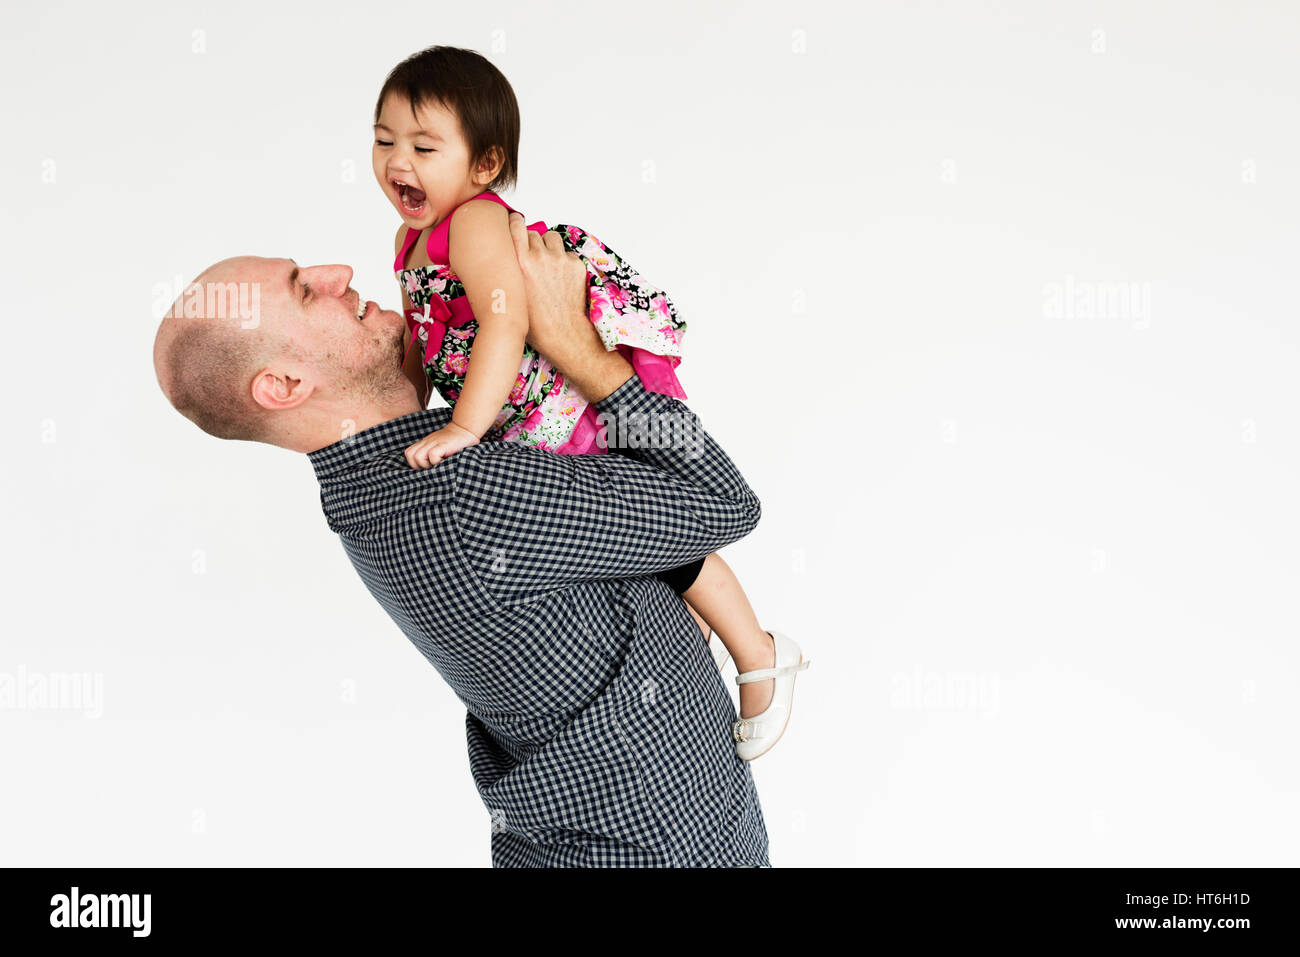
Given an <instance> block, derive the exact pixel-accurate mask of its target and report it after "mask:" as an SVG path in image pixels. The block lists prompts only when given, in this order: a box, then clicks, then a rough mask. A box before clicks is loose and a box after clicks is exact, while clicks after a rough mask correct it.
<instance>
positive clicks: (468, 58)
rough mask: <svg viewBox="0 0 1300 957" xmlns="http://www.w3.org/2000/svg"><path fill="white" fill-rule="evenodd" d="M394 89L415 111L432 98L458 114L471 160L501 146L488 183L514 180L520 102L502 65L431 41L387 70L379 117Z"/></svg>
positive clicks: (497, 186)
mask: <svg viewBox="0 0 1300 957" xmlns="http://www.w3.org/2000/svg"><path fill="white" fill-rule="evenodd" d="M390 93H398V94H401V95H402V96H404V97H406V99H407V101H408V102H409V103H410V104H411V112H413V113H414V112H415V110H416V109H417V108H418V107H421V106H424V105H425V104H426V103H429V102H437V103H441V104H442V105H443V106H445V107H446V108H447V109H448V110H450V111H451V112H453V113H455V114H456V118H457V119H458V120H460V129H461V132H462V133H463V134H464V135H465V142H466V143H467V144H468V145H469V155H470V165H471V166H474V165H477V164H478V162H479V161H480V160H482V159H484V158H485V157H486V156H487V154H488V151H489V150H490V149H491V148H492V147H493V146H495V147H497V148H499V149H500V150H501V152H502V155H503V157H504V158H503V161H502V164H501V171H500V172H499V173H497V176H496V178H495V179H494V180H492V182H491V183H489V184H488V187H487V188H488V189H491V190H494V191H498V192H499V191H500V190H502V189H506V188H508V187H510V186H513V185H514V184H515V174H516V170H517V168H518V164H519V103H518V102H517V101H516V100H515V91H514V90H513V89H511V88H510V83H509V82H508V81H507V80H506V78H505V76H504V75H502V73H501V71H500V70H498V69H497V68H496V67H495V66H493V65H492V63H491V62H489V60H488V59H487V58H486V57H484V56H483V55H482V54H479V53H476V52H475V51H473V50H462V49H461V48H459V47H443V46H437V47H429V48H428V49H427V50H421V51H420V52H419V53H415V54H412V55H411V56H409V57H407V58H406V59H405V60H403V61H402V62H401V63H399V64H397V66H395V67H393V72H391V73H389V74H388V79H386V80H384V85H383V87H382V88H381V89H380V91H379V99H378V100H377V101H376V102H375V122H376V123H378V122H379V114H380V111H381V110H383V108H384V100H385V99H387V98H388V96H389V94H390Z"/></svg>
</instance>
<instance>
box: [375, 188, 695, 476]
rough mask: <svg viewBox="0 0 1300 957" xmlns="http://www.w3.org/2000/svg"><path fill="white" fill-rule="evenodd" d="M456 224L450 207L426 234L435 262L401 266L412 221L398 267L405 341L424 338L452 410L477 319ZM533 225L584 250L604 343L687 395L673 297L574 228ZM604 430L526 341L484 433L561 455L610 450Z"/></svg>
mask: <svg viewBox="0 0 1300 957" xmlns="http://www.w3.org/2000/svg"><path fill="white" fill-rule="evenodd" d="M471 198H472V199H489V200H492V201H494V202H497V203H500V204H501V205H502V206H504V207H506V209H513V207H511V206H510V205H509V204H508V203H506V201H505V200H503V199H501V198H500V197H499V196H497V195H496V194H495V193H493V192H491V191H485V192H482V193H480V194H479V195H478V196H474V197H471ZM466 202H469V200H466ZM450 225H451V216H450V215H448V216H447V217H446V218H445V219H443V221H442V222H440V223H439V224H438V225H437V226H435V227H434V228H433V230H432V231H431V232H430V233H429V239H428V253H429V261H430V263H431V265H428V266H417V267H415V268H412V269H407V268H404V267H405V263H406V258H407V254H408V253H409V252H410V249H411V247H412V246H413V245H414V244H415V241H416V239H417V238H418V237H419V231H418V230H412V229H407V231H406V236H405V238H404V239H403V242H402V247H401V251H400V252H399V253H398V254H397V259H396V261H395V262H394V263H393V271H394V272H396V273H397V278H398V280H399V281H400V282H401V284H402V287H403V288H404V289H405V290H406V294H407V296H408V297H409V298H410V300H411V304H412V305H413V306H414V307H415V308H414V309H412V310H410V311H408V312H407V314H406V323H407V327H408V329H409V330H410V332H411V342H410V346H408V348H410V347H413V346H417V344H418V346H419V347H420V348H421V349H422V350H423V355H424V371H425V374H426V375H427V376H428V377H429V382H430V383H431V384H432V385H433V387H434V388H435V389H437V390H438V393H439V394H440V395H441V396H442V397H443V398H444V399H446V400H447V403H448V404H449V405H451V406H452V407H453V408H454V407H455V405H456V400H457V399H459V398H460V392H461V389H463V388H464V387H465V376H466V374H467V373H468V371H469V363H470V355H471V349H472V348H473V345H474V335H475V333H476V332H477V331H478V322H477V320H476V319H475V318H474V314H473V312H472V311H471V310H470V306H469V299H468V298H467V297H466V295H465V287H464V285H463V284H462V283H461V281H460V279H459V278H457V276H456V274H455V273H453V272H452V271H451V267H450V266H448V265H447V260H448V259H449V258H450V257H449V256H448V252H447V250H448V246H449V229H450ZM528 228H529V229H530V230H532V231H533V232H537V233H544V232H547V231H548V229H549V231H554V232H556V233H558V234H559V235H560V238H561V239H562V240H563V241H564V248H565V249H566V250H568V251H569V252H573V253H577V255H578V257H579V258H580V259H581V260H582V261H583V263H584V264H585V265H586V266H587V288H588V318H590V319H591V321H592V324H593V325H595V327H596V330H597V332H598V333H599V334H600V338H601V341H602V342H604V343H605V348H606V349H609V350H614V349H617V350H619V352H621V353H622V354H623V356H624V358H626V359H627V360H628V361H629V362H630V363H631V364H632V368H633V369H634V370H635V372H636V374H637V376H638V377H639V378H640V379H641V381H642V383H643V384H644V385H645V387H646V389H647V391H651V392H659V393H662V394H664V395H670V396H673V397H674V398H679V399H685V398H686V393H685V391H684V390H683V389H682V387H681V383H679V382H678V381H677V375H676V372H675V371H674V370H675V369H676V367H677V365H678V363H680V362H681V343H682V336H683V334H684V333H685V331H686V323H685V322H683V321H682V320H681V319H680V318H678V316H677V310H676V308H675V307H674V306H673V303H672V301H671V300H670V299H669V298H668V296H667V295H666V294H665V293H664V292H663V291H662V290H660V289H658V288H656V287H655V286H653V285H651V284H650V283H648V282H646V281H645V279H643V278H642V277H641V276H640V274H638V273H637V271H636V270H635V269H633V268H632V267H631V266H630V265H629V264H628V263H627V262H626V261H625V260H623V259H622V258H621V257H620V256H618V255H617V254H616V253H615V252H614V250H612V249H610V248H609V247H608V246H606V245H605V244H604V243H602V242H601V241H600V240H599V239H597V238H596V237H595V236H592V235H591V234H590V233H588V232H585V231H584V230H582V229H580V228H578V227H577V226H566V225H556V226H553V227H549V228H548V227H547V226H546V224H545V223H543V222H536V223H532V224H530V225H529V227H528ZM598 431H599V423H598V422H597V419H596V410H595V407H594V406H592V405H591V404H590V403H589V402H588V401H587V399H586V398H584V397H583V396H582V394H581V393H580V392H578V391H577V389H576V388H574V387H573V386H571V385H569V383H568V382H566V381H565V379H564V376H563V375H562V374H561V373H560V372H559V370H558V369H555V368H554V367H553V366H552V365H551V364H550V363H549V362H547V361H546V359H544V358H543V357H542V356H541V355H540V354H539V353H538V352H537V351H536V350H535V349H534V348H533V347H532V346H531V345H529V344H527V343H525V344H524V350H523V354H522V355H521V357H520V361H519V371H518V373H517V375H516V377H515V384H514V388H512V389H511V391H510V395H509V397H508V398H507V399H506V404H505V406H504V407H503V408H502V409H501V412H500V413H499V414H498V415H497V417H496V420H495V421H494V422H493V423H492V426H491V427H490V428H489V429H488V431H487V432H486V433H485V434H484V435H483V439H484V440H485V441H490V440H500V441H507V442H522V443H524V444H527V445H534V446H537V447H539V448H543V449H549V450H550V451H553V452H558V453H560V454H562V455H581V454H599V453H603V452H604V451H605V449H604V448H603V447H602V446H601V445H600V444H599V443H598V442H597V440H596V437H597V434H598Z"/></svg>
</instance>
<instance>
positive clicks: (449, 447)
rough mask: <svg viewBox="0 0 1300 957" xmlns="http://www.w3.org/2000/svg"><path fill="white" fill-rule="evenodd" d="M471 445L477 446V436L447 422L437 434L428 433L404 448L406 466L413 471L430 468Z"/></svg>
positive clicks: (453, 423)
mask: <svg viewBox="0 0 1300 957" xmlns="http://www.w3.org/2000/svg"><path fill="white" fill-rule="evenodd" d="M471 445H478V436H476V435H475V434H474V433H473V432H471V431H470V430H469V429H465V428H461V427H460V426H459V425H457V424H456V423H455V422H448V423H447V424H446V425H444V426H443V427H442V428H441V429H439V430H438V431H437V432H430V433H429V434H428V435H426V436H425V437H424V438H422V439H420V441H418V442H416V443H415V444H414V445H409V446H407V448H406V464H407V465H409V466H410V467H411V468H413V469H427V468H432V467H433V466H435V465H437V464H438V463H439V462H441V461H442V460H443V459H444V458H446V457H447V456H448V455H451V454H453V453H455V452H459V451H460V450H461V449H464V448H468V447H469V446H471Z"/></svg>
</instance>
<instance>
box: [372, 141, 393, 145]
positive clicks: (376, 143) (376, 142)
mask: <svg viewBox="0 0 1300 957" xmlns="http://www.w3.org/2000/svg"><path fill="white" fill-rule="evenodd" d="M375 145H376V146H392V145H393V143H392V141H391V140H375Z"/></svg>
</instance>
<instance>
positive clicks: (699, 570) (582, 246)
mask: <svg viewBox="0 0 1300 957" xmlns="http://www.w3.org/2000/svg"><path fill="white" fill-rule="evenodd" d="M519 126H520V123H519V108H518V105H517V103H516V100H515V95H514V91H513V90H512V89H511V87H510V84H509V83H508V82H507V81H506V78H505V77H504V76H502V74H501V73H500V71H499V70H497V68H496V67H495V66H493V65H492V64H491V63H490V62H489V61H488V60H487V59H485V58H484V57H482V56H480V55H479V54H478V53H475V52H474V51H472V50H462V49H457V48H454V47H443V46H437V47H431V48H429V49H427V50H424V51H422V52H420V53H417V54H415V55H414V56H411V57H409V58H407V59H406V60H404V61H403V62H402V63H400V64H398V65H397V67H396V68H394V70H393V71H392V73H390V74H389V76H388V78H387V80H385V82H384V85H383V88H382V89H381V90H380V93H379V99H378V102H377V103H376V106H375V127H374V129H375V141H374V151H373V159H374V170H375V177H376V178H377V179H378V181H379V185H380V187H382V189H383V191H384V194H385V195H386V196H387V197H388V199H389V201H390V202H391V203H392V204H393V206H394V208H396V210H397V212H398V215H399V216H400V217H401V219H402V225H401V226H400V227H399V228H398V230H397V237H396V242H395V246H396V255H397V258H396V260H395V262H394V263H393V269H394V271H395V272H396V274H397V278H398V281H399V283H400V285H401V287H402V299H403V306H404V308H405V311H406V316H407V324H408V326H409V327H410V330H411V344H410V348H409V349H408V352H407V356H406V362H405V365H404V369H405V371H406V374H407V376H408V377H409V378H410V379H411V381H412V382H413V383H415V386H416V390H417V392H418V393H419V395H420V396H421V401H422V402H423V403H424V404H427V403H428V399H429V395H430V391H429V389H430V386H432V388H434V389H437V390H438V392H439V393H440V394H441V395H442V397H443V398H444V399H446V401H447V403H448V404H449V405H450V406H451V408H452V417H451V422H450V423H448V425H447V426H445V427H444V428H442V429H439V430H438V431H437V432H434V433H432V434H431V435H428V436H426V437H425V438H423V439H421V440H420V441H419V442H416V443H415V444H414V445H412V446H411V447H410V448H408V449H407V450H406V458H407V461H408V462H409V463H410V465H411V467H412V468H430V467H433V466H436V465H437V464H438V463H439V462H440V461H441V460H442V459H443V458H445V457H446V456H448V455H452V454H454V453H456V452H457V451H459V450H461V449H463V448H465V447H467V446H470V445H474V444H476V443H478V442H479V441H481V440H483V441H489V440H490V441H506V442H521V443H524V444H527V445H533V446H536V447H538V448H541V449H546V450H549V451H551V452H555V453H557V454H560V455H581V454H602V453H604V452H605V451H606V450H605V449H604V448H603V447H601V446H600V445H599V444H598V443H597V441H596V436H597V433H598V429H599V423H598V422H597V420H596V410H595V407H594V406H593V405H591V404H590V403H589V402H588V401H587V400H586V399H585V398H584V397H583V396H582V395H581V393H579V392H578V391H577V390H576V389H574V388H572V387H571V386H570V385H569V384H568V382H567V381H566V380H565V379H564V377H563V376H562V375H561V374H560V373H559V372H558V370H556V369H554V368H552V366H551V365H550V364H549V363H548V362H547V361H546V359H544V358H543V357H542V356H541V355H540V354H539V353H537V352H536V350H534V349H533V348H532V347H531V346H530V345H528V343H527V342H526V341H525V336H526V334H527V332H528V314H527V309H526V306H525V297H524V286H523V276H522V274H521V273H520V271H519V263H518V260H517V258H516V254H515V248H514V242H513V239H512V238H511V236H510V232H509V229H508V225H507V217H508V216H509V214H510V211H511V210H512V208H513V207H511V206H510V205H509V204H508V203H506V202H505V200H503V199H501V197H500V196H499V195H498V194H497V191H498V190H503V189H506V188H508V187H509V186H511V185H513V183H514V181H515V167H516V162H517V156H518V151H519ZM528 228H529V229H530V230H532V231H534V232H539V233H542V232H546V231H547V229H548V227H547V226H546V224H545V223H543V222H535V223H532V224H531V225H530V226H529V227H528ZM550 228H551V229H553V230H554V231H556V232H557V233H558V234H559V235H560V237H561V238H562V240H563V241H564V245H565V248H566V249H567V250H569V251H570V252H574V253H576V254H577V255H578V256H579V258H581V259H582V261H583V262H584V263H585V264H586V266H587V271H588V286H589V309H588V312H589V318H590V319H591V321H592V322H593V323H594V324H595V326H596V329H597V331H598V332H599V334H600V336H601V339H602V340H603V342H604V343H605V347H606V348H607V349H618V350H619V351H620V352H621V353H622V354H623V355H624V357H625V358H627V359H628V361H629V362H630V363H631V365H632V367H633V369H634V370H635V372H636V374H637V376H638V377H639V378H640V379H641V382H642V383H643V384H644V386H645V388H646V389H647V390H649V391H653V392H659V393H662V394H664V395H670V396H673V397H675V398H679V399H684V398H686V393H685V391H684V390H683V389H682V387H681V384H680V383H679V382H678V381H677V375H676V373H675V371H674V370H675V369H676V367H677V365H678V363H679V362H680V361H681V341H682V335H683V333H684V332H685V330H686V323H685V322H683V321H682V320H681V319H680V318H679V317H678V315H677V310H676V309H675V307H674V306H673V303H672V301H671V300H670V299H669V298H668V296H666V295H665V294H664V293H663V291H662V290H660V289H658V288H656V287H655V286H653V285H651V284H650V283H649V282H647V281H646V280H645V279H644V278H642V277H641V276H640V275H639V274H638V273H637V272H636V270H635V269H633V268H632V266H631V265H630V264H629V263H627V262H626V261H625V260H623V259H622V258H621V257H620V256H618V255H617V254H616V253H615V252H614V250H612V249H610V248H609V247H608V246H606V245H605V244H604V243H602V242H601V241H600V240H598V239H597V238H596V237H595V236H592V235H591V234H589V233H587V232H585V231H584V230H582V229H580V228H578V227H577V226H566V225H556V226H554V227H550ZM471 359H472V361H471ZM659 577H660V578H662V579H663V580H664V581H665V582H667V583H668V584H669V585H670V587H672V588H674V590H676V591H677V592H678V594H680V595H681V596H682V598H683V600H685V601H686V602H687V605H688V607H689V608H690V609H691V612H692V614H693V615H695V616H696V618H697V619H701V620H702V621H703V622H704V623H706V624H707V625H708V626H709V627H710V628H711V629H712V630H713V631H714V632H716V634H717V635H718V637H719V638H720V639H721V642H722V644H723V645H724V646H725V648H726V652H727V653H730V656H731V657H732V658H733V659H734V660H735V662H736V667H737V669H738V670H739V671H740V672H741V673H740V674H738V675H737V678H736V681H737V682H738V683H739V684H740V719H739V720H738V721H737V722H736V723H735V725H734V726H733V728H732V737H733V739H734V740H735V742H736V751H737V754H738V755H739V756H740V757H741V758H742V759H743V760H747V761H748V760H753V759H754V758H756V757H758V756H759V755H761V754H764V753H766V752H767V750H768V749H770V748H771V747H772V745H774V744H775V743H776V741H777V739H778V738H780V736H781V734H782V733H783V732H784V731H785V725H786V721H787V719H788V717H789V708H790V697H791V695H792V693H793V686H794V676H795V673H796V672H797V671H799V670H801V669H802V668H806V667H807V666H808V662H807V661H805V660H804V659H803V657H802V654H801V653H800V650H799V648H798V646H797V645H796V644H795V643H794V642H793V641H791V640H790V639H789V638H787V637H786V636H784V635H783V634H781V633H780V632H766V631H764V630H763V629H762V628H761V627H760V626H759V623H758V619H757V618H756V617H755V616H754V611H753V609H752V608H751V607H750V604H749V601H748V599H747V598H746V597H745V593H744V591H743V589H742V588H741V587H740V583H739V582H738V581H737V580H736V577H735V575H734V574H733V573H732V571H731V569H730V567H728V565H727V564H726V562H724V561H723V560H722V558H721V557H720V556H718V555H716V554H714V555H710V556H708V557H707V558H705V559H702V560H700V561H697V562H694V563H692V564H691V565H688V566H684V567H682V568H677V569H672V570H670V571H666V572H662V573H660V575H659ZM715 658H717V659H718V660H719V665H720V666H722V665H725V653H722V652H718V653H717V654H715Z"/></svg>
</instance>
